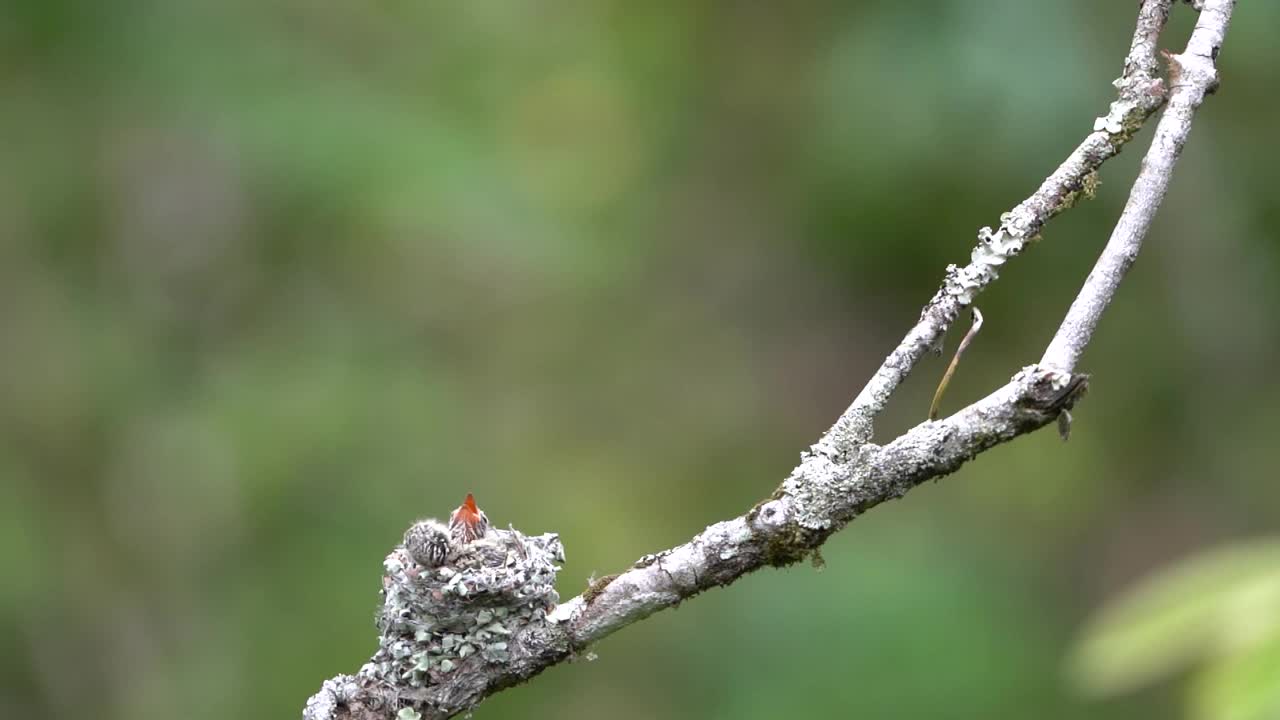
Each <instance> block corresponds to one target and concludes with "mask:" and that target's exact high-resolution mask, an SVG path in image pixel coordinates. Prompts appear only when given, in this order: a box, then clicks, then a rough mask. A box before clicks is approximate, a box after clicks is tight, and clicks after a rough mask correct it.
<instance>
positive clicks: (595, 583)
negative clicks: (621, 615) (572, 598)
mask: <svg viewBox="0 0 1280 720" xmlns="http://www.w3.org/2000/svg"><path fill="white" fill-rule="evenodd" d="M617 578H618V575H617V574H616V573H615V574H613V575H602V576H601V577H598V578H596V579H594V580H591V581H590V582H588V583H587V589H586V590H584V591H583V593H582V599H583V600H585V601H586V602H587V604H588V605H590V604H591V602H592V601H593V600H595V599H596V598H597V597H599V596H600V593H602V592H604V589H605V588H607V587H609V583H611V582H613V581H614V580H616V579H617Z"/></svg>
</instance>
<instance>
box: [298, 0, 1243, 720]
mask: <svg viewBox="0 0 1280 720" xmlns="http://www.w3.org/2000/svg"><path fill="white" fill-rule="evenodd" d="M1171 2H1172V0H1146V1H1145V2H1143V3H1142V4H1141V6H1140V9H1139V16H1138V23H1137V29H1136V31H1135V33H1134V37H1133V43H1132V45H1131V48H1130V52H1129V55H1128V57H1127V58H1126V59H1125V65H1124V74H1123V75H1122V76H1121V78H1120V79H1118V80H1117V81H1116V87H1117V89H1118V91H1119V96H1118V98H1117V100H1116V101H1115V102H1114V103H1112V105H1111V108H1110V111H1109V112H1108V113H1107V115H1106V116H1104V117H1101V118H1098V120H1097V122H1096V124H1095V128H1094V131H1093V132H1092V133H1091V134H1090V135H1088V136H1087V137H1086V138H1085V139H1084V141H1083V142H1082V143H1081V144H1080V145H1079V147H1077V148H1076V150H1075V151H1074V152H1072V153H1071V155H1070V156H1069V157H1068V158H1067V160H1066V161H1065V162H1063V163H1062V165H1061V166H1060V167H1059V168H1058V169H1057V170H1055V171H1054V173H1053V174H1052V175H1050V176H1049V177H1048V179H1046V180H1045V181H1044V183H1043V184H1041V186H1040V188H1039V189H1037V190H1036V192H1035V193H1033V194H1032V195H1031V196H1030V197H1028V198H1027V199H1026V200H1024V201H1023V202H1022V203H1020V204H1019V205H1018V206H1017V207H1015V208H1014V209H1013V210H1011V211H1010V212H1008V213H1006V214H1005V215H1003V216H1002V217H1001V222H1000V226H999V228H997V229H996V230H991V229H989V228H983V230H982V231H981V232H980V233H979V241H978V244H977V247H975V248H974V250H973V253H972V256H971V259H970V263H969V264H968V265H966V266H965V267H962V268H961V267H956V266H951V267H950V268H948V270H947V275H946V278H945V280H944V282H943V285H942V287H941V289H939V291H938V292H937V294H936V295H935V296H934V297H933V299H932V300H931V301H930V302H929V304H928V305H926V306H925V308H924V311H923V312H922V313H921V316H920V320H919V321H918V322H917V324H916V325H915V326H914V327H913V328H912V329H911V330H910V331H909V332H908V333H907V335H906V337H905V338H904V339H903V341H902V342H901V343H900V344H899V346H898V347H897V348H896V349H895V350H894V351H893V352H892V353H890V355H889V356H888V358H886V359H885V361H884V364H883V365H882V366H881V367H880V369H879V370H877V371H876V373H875V375H874V376H873V377H872V379H871V381H870V382H868V384H867V385H866V387H865V388H864V389H863V390H862V392H861V393H859V395H858V397H857V399H855V400H854V402H853V404H852V405H851V406H850V407H849V409H848V410H847V411H845V413H844V414H842V415H841V417H840V419H839V420H838V421H837V422H836V423H835V425H834V426H833V427H832V428H831V430H830V431H828V433H827V434H826V435H825V436H824V437H823V438H822V439H821V440H820V441H819V442H818V443H817V444H815V445H814V446H813V447H812V448H811V451H810V452H806V453H805V454H804V455H803V457H802V460H801V463H800V465H799V466H798V467H796V468H795V470H793V471H792V472H791V474H790V476H789V477H787V479H786V480H785V481H783V483H782V484H781V485H780V486H779V487H778V489H777V490H776V491H775V492H774V493H773V495H772V496H771V497H769V498H766V499H765V500H763V501H761V502H760V503H759V504H757V505H756V506H755V507H754V508H752V509H751V510H749V511H748V512H746V513H744V514H743V515H741V516H739V517H736V518H733V519H731V520H726V521H723V522H719V523H716V524H714V525H712V526H710V527H708V528H707V529H706V530H704V531H703V532H701V533H699V534H698V535H697V536H695V537H694V538H692V539H691V540H689V541H688V542H686V543H684V544H683V545H679V546H677V547H674V548H671V549H669V550H664V551H662V552H660V553H656V554H653V555H647V556H645V557H643V558H640V559H639V560H638V561H636V562H635V563H633V564H632V565H631V566H630V567H628V568H626V569H625V570H624V571H623V572H621V573H620V574H618V575H616V576H610V577H606V578H601V579H600V580H598V581H595V582H593V583H592V585H591V587H589V588H588V590H587V592H584V593H583V594H582V595H579V596H578V597H575V598H573V599H571V600H569V601H567V602H564V603H561V604H559V605H558V606H556V607H555V608H554V610H552V612H551V613H550V614H549V615H548V616H547V617H546V621H545V622H544V623H534V624H531V625H529V626H527V627H525V628H524V629H522V630H520V631H517V632H516V633H515V634H514V636H513V637H511V638H510V642H509V643H505V645H506V646H507V647H509V655H510V657H509V658H508V659H506V660H504V661H503V662H500V663H492V662H482V661H481V660H480V659H479V657H478V656H472V658H469V659H468V661H467V662H464V663H462V664H461V665H460V666H459V667H458V668H457V669H451V670H450V671H449V673H450V674H449V675H447V676H444V675H434V676H432V677H431V682H429V683H426V684H425V686H421V687H420V686H414V687H409V686H407V685H406V686H403V687H401V686H397V685H394V684H388V683H387V682H386V681H385V680H376V681H375V680H373V679H371V678H370V676H369V674H368V673H366V672H365V671H363V670H362V672H361V674H359V675H356V676H347V675H341V676H338V677H336V678H333V679H331V680H328V681H326V682H325V684H324V686H323V687H322V688H321V690H320V692H319V693H317V694H316V695H315V696H314V697H312V698H311V700H310V701H309V702H308V704H307V707H306V709H305V711H304V718H306V720H334V719H338V718H388V717H394V716H396V714H397V712H398V711H401V710H404V712H405V713H406V716H408V717H413V716H414V715H420V716H421V717H423V718H445V717H450V716H452V715H454V714H456V713H458V712H461V711H463V710H466V709H468V708H471V707H474V706H475V705H476V704H477V703H479V702H480V701H481V700H483V699H484V698H485V697H487V696H488V695H491V694H493V693H495V692H497V691H499V690H501V689H503V688H506V687H510V686H512V685H515V684H518V683H521V682H523V681H525V680H527V679H528V678H530V677H532V676H533V675H536V674H537V673H539V672H541V671H542V670H544V669H546V668H547V667H550V666H551V665H554V664H556V663H559V662H562V661H564V660H566V659H569V658H571V657H573V656H574V655H575V654H577V653H579V652H582V651H584V650H585V648H587V647H588V646H589V645H590V644H591V643H593V642H595V641H597V640H599V639H601V638H603V637H605V636H607V635H609V634H610V633H612V632H615V631H617V630H619V629H621V628H623V627H626V626H627V625H630V624H632V623H634V622H636V621H638V620H641V619H643V618H645V617H647V616H649V615H651V614H653V613H655V612H658V611H659V610H663V609H665V608H669V607H672V606H674V605H676V604H678V603H680V602H682V601H683V600H685V599H687V598H690V597H692V596H693V595H696V594H697V593H699V592H701V591H703V590H706V589H708V588H711V587H715V586H719V585H727V584H729V583H732V582H734V581H735V580H737V579H738V578H740V577H742V576H743V575H745V574H747V573H749V572H752V571H754V570H756V569H759V568H761V567H764V566H781V565H787V564H791V563H794V562H797V561H799V560H802V559H804V558H806V557H809V556H811V555H812V554H813V553H814V552H815V551H816V550H817V548H818V547H819V546H821V545H822V543H823V542H825V540H826V539H827V538H828V537H829V536H830V535H831V534H832V533H834V532H835V531H837V530H839V529H840V528H842V527H844V525H846V524H847V523H848V522H849V521H850V520H852V519H854V518H855V517H857V516H858V515H859V514H861V513H862V512H865V511H866V510H868V509H870V508H872V507H874V506H876V505H878V504H880V503H882V502H885V501H886V500H891V499H894V498H898V497H901V496H902V495H904V494H905V493H906V492H907V491H908V490H910V489H911V488H913V487H915V486H917V485H919V484H920V483H922V482H925V481H926V480H931V479H936V478H939V477H942V476H944V475H947V474H948V473H951V472H954V471H955V470H956V469H957V468H959V467H960V466H961V465H962V464H964V463H965V462H966V461H968V460H969V459H971V458H973V457H974V456H975V455H977V454H979V453H981V452H983V451H985V450H987V449H989V448H991V447H993V446H995V445H997V444H1000V443H1002V442H1005V441H1008V440H1011V439H1013V438H1015V437H1017V436H1019V435H1022V434H1025V433H1029V432H1032V431H1034V430H1036V429H1038V428H1041V427H1043V426H1044V425H1046V424H1049V423H1051V422H1054V421H1058V422H1060V423H1062V422H1063V419H1064V418H1068V417H1069V415H1068V414H1067V411H1068V410H1069V409H1070V408H1071V407H1072V406H1073V405H1074V403H1075V402H1076V401H1077V400H1079V399H1080V397H1081V396H1082V395H1083V393H1084V390H1085V387H1086V381H1087V378H1086V377H1085V376H1083V375H1076V374H1073V370H1074V367H1075V364H1076V361H1077V359H1078V358H1079V355H1080V352H1081V351H1082V350H1083V349H1084V346H1085V345H1086V344H1087V343H1088V340H1089V338H1090V336H1091V335H1092V332H1093V330H1094V328H1095V327H1096V324H1097V319H1098V316H1099V315H1100V313H1101V312H1102V310H1103V309H1104V308H1105V307H1106V306H1107V304H1109V303H1110V302H1111V299H1112V298H1113V297H1114V293H1115V288H1116V286H1117V284H1118V283H1119V281H1120V279H1121V278H1122V277H1123V275H1124V272H1125V271H1126V270H1127V269H1128V267H1129V266H1130V265H1131V264H1132V262H1133V257H1134V256H1135V254H1136V252H1137V250H1138V248H1139V246H1140V243H1141V240H1142V236H1143V235H1145V233H1146V229H1147V227H1148V226H1149V225H1150V221H1151V217H1152V215H1153V214H1154V212H1155V209H1156V207H1157V206H1158V205H1159V202H1160V199H1161V198H1162V197H1163V195H1164V191H1165V188H1167V186H1168V182H1169V175H1170V173H1171V171H1172V169H1173V165H1174V162H1175V160H1176V159H1177V155H1178V153H1179V152H1180V150H1181V148H1182V145H1183V143H1184V142H1185V141H1186V137H1187V132H1188V130H1189V127H1190V123H1191V118H1192V115H1193V113H1194V112H1195V110H1196V108H1197V107H1198V106H1199V105H1200V103H1201V102H1202V101H1203V99H1204V96H1205V94H1207V93H1209V92H1211V91H1212V89H1213V88H1214V87H1216V84H1217V73H1216V70H1215V69H1214V60H1215V59H1216V57H1217V53H1218V50H1219V48H1220V47H1221V44H1222V39H1223V36H1224V34H1225V32H1226V28H1227V25H1228V22H1229V20H1230V16H1231V11H1232V8H1233V6H1234V1H1233V0H1204V2H1203V9H1202V14H1201V18H1200V22H1199V24H1198V25H1197V27H1196V31H1195V33H1194V34H1193V36H1192V38H1191V41H1190V42H1189V44H1188V46H1187V50H1186V51H1185V52H1183V53H1182V54H1181V55H1174V56H1171V57H1170V63H1171V65H1170V68H1171V72H1170V76H1171V86H1172V92H1171V93H1170V94H1169V96H1168V97H1169V107H1168V110H1167V111H1166V113H1165V115H1164V117H1163V118H1162V119H1161V121H1160V123H1159V126H1158V128H1157V131H1156V134H1155V137H1154V139H1153V142H1152V146H1151V149H1150V150H1149V151H1148V154H1147V157H1146V159H1145V160H1144V162H1143V169H1142V171H1141V173H1140V175H1139V177H1138V180H1137V181H1136V182H1135V185H1134V189H1133V192H1132V194H1131V196H1130V201H1129V204H1128V206H1127V207H1126V209H1125V213H1124V215H1123V216H1122V217H1121V220H1120V222H1119V224H1118V225H1117V227H1116V230H1115V233H1113V235H1112V238H1111V241H1110V242H1109V243H1108V245H1107V248H1106V250H1105V251H1104V252H1103V255H1102V258H1101V259H1100V260H1099V263H1098V267H1097V268H1095V269H1094V271H1093V273H1091V274H1090V276H1089V279H1088V280H1087V281H1086V283H1085V288H1084V290H1082V292H1081V294H1080V297H1079V298H1077V300H1076V302H1075V303H1074V304H1073V306H1072V308H1071V311H1070V312H1069V313H1068V315H1067V319H1066V321H1065V322H1064V323H1063V327H1062V329H1061V330H1060V331H1059V333H1058V336H1057V337H1055V338H1054V341H1053V342H1052V343H1051V345H1050V347H1049V349H1048V351H1047V352H1046V353H1045V357H1044V360H1043V361H1042V363H1041V364H1040V365H1038V366H1035V365H1033V366H1029V367H1026V368H1023V369H1022V370H1021V371H1019V372H1018V373H1017V374H1016V375H1014V377H1013V379H1012V380H1011V381H1010V382H1009V383H1008V384H1007V385H1005V386H1003V387H1001V388H1000V389H998V390H996V391H995V392H993V393H992V394H991V395H988V396H987V397H986V398H984V399H982V400H979V401H978V402H976V403H973V404H972V405H970V406H969V407H967V408H964V409H963V410H961V411H959V412H957V413H955V414H954V415H952V416H950V417H947V418H944V419H942V420H938V421H925V422H923V423H921V424H919V425H917V426H916V427H914V428H912V429H911V430H909V431H907V432H906V433H904V434H903V435H901V436H900V437H898V438H896V439H894V440H892V441H891V442H888V443H887V444H884V445H876V444H873V443H871V442H870V440H871V436H872V426H873V423H874V420H875V418H876V416H877V415H878V414H879V413H880V411H881V410H882V409H883V408H884V407H885V405H886V403H887V402H888V399H889V397H890V395H891V394H892V393H893V391H894V389H895V388H896V387H897V386H898V385H899V384H900V383H901V382H902V381H903V379H905V377H906V376H907V374H908V373H910V371H911V369H912V368H913V367H914V366H915V364H916V363H917V362H918V361H919V360H920V359H921V358H922V357H923V356H924V355H925V353H926V352H928V351H929V350H930V349H931V348H933V347H935V346H937V345H938V344H939V343H940V342H941V340H942V338H943V335H944V334H945V333H946V331H947V328H948V327H950V325H951V323H952V322H953V321H954V320H955V318H956V317H957V315H958V314H959V312H960V311H961V310H962V309H963V308H965V307H966V306H968V305H970V304H971V303H972V302H973V299H974V297H975V296H976V295H977V293H979V292H981V291H982V289H983V288H985V287H986V286H987V285H988V284H990V283H991V282H992V281H993V280H995V279H996V276H997V271H998V269H999V268H1000V267H1001V266H1002V265H1003V264H1004V263H1005V262H1006V261H1008V260H1009V259H1010V258H1012V257H1014V256H1016V255H1017V254H1019V253H1020V252H1021V251H1022V250H1023V249H1024V248H1025V247H1026V245H1027V244H1029V243H1030V242H1032V241H1034V240H1035V239H1036V238H1037V237H1038V235H1039V232H1040V230H1041V228H1042V227H1043V225H1044V224H1045V223H1046V222H1047V221H1048V220H1049V219H1050V218H1052V217H1053V216H1054V215H1056V214H1058V213H1059V212H1061V211H1062V210H1063V209H1065V208H1067V207H1070V206H1071V205H1072V204H1073V203H1074V202H1075V200H1076V199H1077V197H1078V196H1079V195H1080V194H1081V193H1086V192H1088V190H1089V188H1090V187H1091V184H1092V182H1093V181H1094V173H1095V172H1096V171H1097V169H1098V168H1099V167H1100V166H1101V165H1102V163H1103V162H1105V161H1106V160H1107V159H1108V158H1110V157H1112V156H1114V155H1115V154H1116V153H1117V152H1119V150H1120V148H1121V147H1122V146H1123V145H1124V143H1125V142H1127V141H1128V140H1129V139H1130V138H1131V137H1132V136H1133V134H1134V133H1135V132H1137V130H1138V129H1139V128H1140V127H1141V125H1142V123H1143V121H1144V120H1145V119H1146V118H1147V117H1148V116H1149V115H1150V114H1151V113H1153V112H1154V111H1155V110H1157V109H1158V108H1159V107H1160V105H1161V104H1162V103H1164V101H1165V98H1166V88H1165V84H1164V82H1163V81H1162V80H1161V79H1160V78H1159V77H1158V63H1157V60H1156V41H1157V38H1158V36H1159V33H1160V31H1161V29H1162V28H1163V26H1164V23H1165V20H1166V18H1167V15H1168V12H1169V9H1170V5H1171ZM393 554H394V553H393ZM405 582H412V580H406V581H405Z"/></svg>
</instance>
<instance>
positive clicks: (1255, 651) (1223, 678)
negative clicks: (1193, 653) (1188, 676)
mask: <svg viewBox="0 0 1280 720" xmlns="http://www.w3.org/2000/svg"><path fill="white" fill-rule="evenodd" d="M1189 700H1190V703H1189V705H1190V714H1189V716H1190V717H1191V718H1192V719H1193V720H1273V718H1280V632H1278V633H1275V634H1273V635H1272V636H1271V637H1270V638H1269V639H1268V640H1267V641H1266V642H1262V643H1260V644H1258V645H1257V646H1255V647H1254V648H1252V649H1251V650H1249V651H1247V652H1241V653H1237V654H1235V655H1232V656H1230V657H1228V658H1225V659H1224V660H1223V662H1220V663H1216V664H1214V665H1212V666H1211V667H1209V668H1208V669H1206V671H1205V672H1204V673H1203V674H1202V675H1201V676H1200V677H1199V678H1198V679H1197V681H1196V682H1195V684H1194V685H1193V686H1192V688H1191V695H1190V698H1189Z"/></svg>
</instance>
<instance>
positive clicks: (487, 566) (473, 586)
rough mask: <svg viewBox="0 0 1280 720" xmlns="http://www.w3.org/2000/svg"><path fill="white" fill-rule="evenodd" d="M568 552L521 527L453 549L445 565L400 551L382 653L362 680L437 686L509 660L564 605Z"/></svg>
mask: <svg viewBox="0 0 1280 720" xmlns="http://www.w3.org/2000/svg"><path fill="white" fill-rule="evenodd" d="M563 561H564V548H563V546H562V545H561V544H560V539H559V537H558V536H557V535H555V534H554V533H549V534H546V535H541V536H537V537H529V536H526V535H524V534H522V533H520V532H518V531H516V530H514V529H511V530H496V529H495V530H490V531H489V532H488V534H487V535H485V537H483V538H481V539H479V540H476V541H474V542H471V543H467V544H465V545H462V546H454V549H453V552H452V553H451V555H450V557H449V560H448V562H447V563H446V564H444V565H441V566H439V567H428V566H424V565H423V564H421V563H419V562H415V560H414V558H413V557H412V555H411V554H410V553H409V551H408V550H407V549H406V548H405V546H403V545H401V546H398V547H396V548H395V550H393V551H392V552H391V554H390V555H388V556H387V558H386V560H385V561H384V563H383V567H384V569H385V570H386V574H385V575H384V576H383V579H382V582H383V591H382V594H383V606H382V609H381V611H380V612H379V614H378V619H377V624H378V630H379V633H380V637H379V647H378V652H377V653H376V654H374V656H373V658H372V659H370V661H369V662H368V663H366V664H365V666H364V667H363V668H361V670H360V673H359V677H360V678H361V679H362V680H364V681H373V682H376V683H378V684H380V685H382V686H384V687H386V688H424V689H425V688H431V687H433V686H436V685H440V684H442V683H445V682H447V681H448V680H449V679H450V678H451V677H452V676H456V675H457V674H459V673H465V672H468V671H476V670H481V669H483V668H484V666H487V665H494V664H502V663H505V662H508V661H509V660H510V659H511V657H512V653H513V652H514V651H515V648H514V647H513V643H515V642H517V640H518V638H519V637H520V636H521V634H522V633H525V632H526V631H529V630H531V629H537V628H539V627H541V626H544V625H546V622H547V620H546V617H547V613H548V612H549V611H550V610H551V609H553V608H554V607H555V606H556V603H557V602H559V599H560V597H559V595H557V594H556V589H555V579H556V573H557V572H558V571H559V569H560V568H559V563H561V562H563Z"/></svg>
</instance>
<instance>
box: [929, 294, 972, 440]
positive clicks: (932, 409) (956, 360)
mask: <svg viewBox="0 0 1280 720" xmlns="http://www.w3.org/2000/svg"><path fill="white" fill-rule="evenodd" d="M981 329H982V311H981V310H979V309H978V308H974V309H973V324H972V325H970V326H969V332H967V333H965V334H964V337H963V338H961V340H960V345H959V346H958V347H956V354H955V355H953V356H951V364H950V365H947V371H946V372H944V373H942V380H941V381H939V382H938V389H937V390H935V391H934V393H933V402H932V403H931V404H930V405H929V419H930V420H937V419H938V406H939V405H941V404H942V395H943V394H944V393H945V392H946V391H947V386H948V385H950V384H951V376H952V375H954V374H955V372H956V366H957V365H959V364H960V356H961V355H963V354H964V351H965V348H967V347H969V343H971V342H973V338H974V336H976V335H977V334H978V331H979V330H981Z"/></svg>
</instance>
